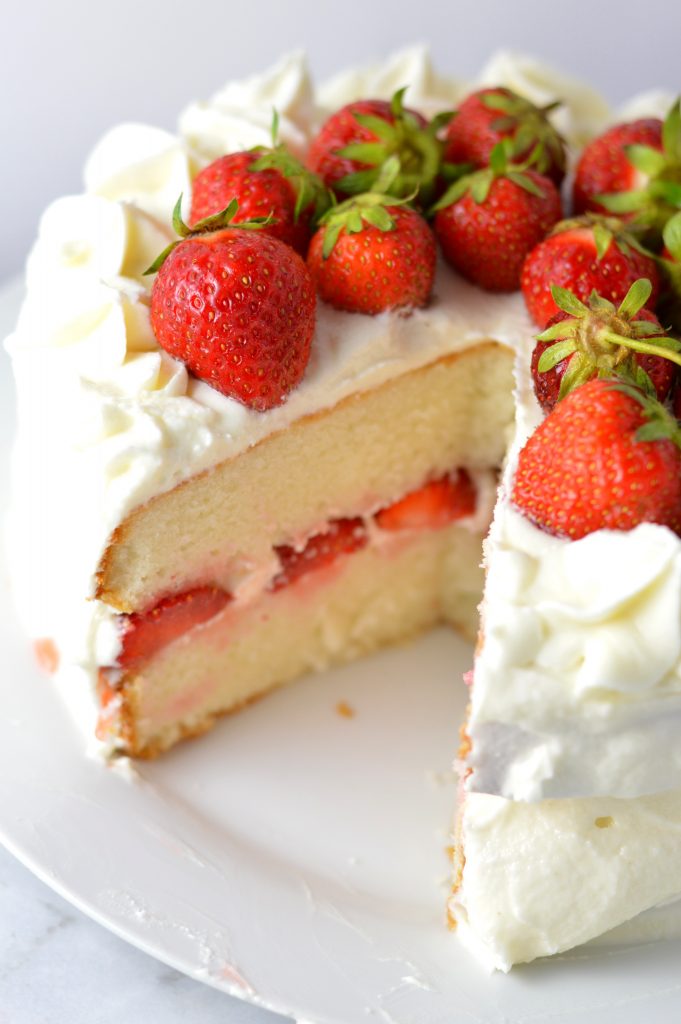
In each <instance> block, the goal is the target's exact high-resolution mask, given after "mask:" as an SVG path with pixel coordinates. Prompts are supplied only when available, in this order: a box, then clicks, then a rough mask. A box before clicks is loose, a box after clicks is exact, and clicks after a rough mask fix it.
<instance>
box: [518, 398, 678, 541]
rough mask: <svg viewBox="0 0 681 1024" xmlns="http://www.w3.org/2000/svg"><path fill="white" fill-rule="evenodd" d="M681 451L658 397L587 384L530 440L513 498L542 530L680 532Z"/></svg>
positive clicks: (574, 535)
mask: <svg viewBox="0 0 681 1024" xmlns="http://www.w3.org/2000/svg"><path fill="white" fill-rule="evenodd" d="M680 446H681V430H680V429H679V424H678V422H677V421H676V419H675V418H674V417H672V416H671V415H670V414H669V413H668V412H667V410H666V409H665V408H664V406H663V405H661V404H660V403H659V402H657V401H655V399H652V398H648V397H647V396H646V395H644V394H643V392H641V391H640V390H639V389H638V388H635V387H631V386H630V385H627V384H624V383H622V382H617V381H612V380H604V379H594V380H590V381H588V382H587V383H586V384H583V385H582V386H581V387H579V388H577V389H576V390H575V391H572V392H571V393H570V394H569V395H567V397H566V398H564V399H563V401H561V402H559V403H558V405H557V406H556V407H555V409H554V410H553V412H551V413H549V415H548V416H547V417H546V419H545V420H544V421H543V422H542V423H541V424H540V425H539V426H538V427H537V429H536V430H535V432H534V433H533V434H532V435H531V436H530V437H529V439H528V440H527V442H526V444H525V446H524V448H523V449H522V450H521V452H520V454H519V456H518V464H517V468H516V474H515V480H514V483H513V490H512V501H513V503H514V504H515V506H516V507H517V508H518V509H519V510H520V511H521V512H522V513H523V514H524V515H525V516H527V518H528V519H530V520H531V521H532V522H533V523H535V524H536V525H537V526H539V527H541V528H542V529H544V530H546V531H547V532H549V533H552V534H555V535H557V536H560V537H569V538H570V539H572V540H577V539H578V538H580V537H585V536H586V535H587V534H589V533H593V532H594V531H595V530H604V529H605V530H631V529H633V528H634V527H635V526H637V525H638V524H639V523H644V522H647V523H659V524H660V525H662V526H668V527H669V528H670V529H671V530H674V532H675V533H681V448H680Z"/></svg>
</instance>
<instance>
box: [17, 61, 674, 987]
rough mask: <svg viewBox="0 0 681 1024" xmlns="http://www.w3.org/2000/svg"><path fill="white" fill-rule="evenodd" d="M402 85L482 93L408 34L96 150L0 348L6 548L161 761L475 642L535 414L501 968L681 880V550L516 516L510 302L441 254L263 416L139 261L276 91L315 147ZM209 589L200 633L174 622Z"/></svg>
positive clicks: (522, 410)
mask: <svg viewBox="0 0 681 1024" xmlns="http://www.w3.org/2000/svg"><path fill="white" fill-rule="evenodd" d="M481 81H483V82H491V83H494V84H501V85H508V86H510V87H512V88H514V89H516V90H517V91H518V92H521V93H524V94H527V95H529V97H530V98H531V99H533V100H534V101H536V102H537V103H548V102H550V101H551V100H553V99H554V98H555V96H556V95H560V97H561V98H562V99H563V100H564V107H563V108H562V109H561V110H560V111H559V112H558V113H557V115H556V116H557V119H558V120H559V121H560V126H561V130H562V131H563V133H564V135H565V136H566V137H567V138H568V139H569V140H570V141H571V142H572V143H573V144H575V145H576V144H581V143H583V142H584V141H585V140H586V139H587V138H588V137H590V136H591V135H593V134H595V132H596V131H597V130H598V129H600V128H601V127H602V125H603V124H605V123H606V122H607V120H608V118H609V112H608V110H607V107H606V106H605V104H604V103H603V101H602V100H600V98H599V97H597V96H596V95H595V94H593V93H592V92H591V91H590V90H588V89H586V88H584V87H582V86H579V85H577V84H575V83H573V82H571V81H569V80H565V79H559V78H557V77H556V76H554V75H553V74H552V73H551V72H547V71H545V70H544V69H540V68H538V67H536V66H535V65H532V64H529V63H526V62H523V61H522V60H516V59H512V58H507V57H504V56H502V57H499V58H497V59H495V60H494V61H493V62H491V64H490V66H489V67H488V68H487V69H486V70H485V72H484V74H483V75H482V76H481ZM405 83H410V91H409V93H408V100H409V102H410V103H411V104H413V105H414V106H416V107H418V108H419V109H420V110H422V111H423V112H424V113H426V114H434V113H437V112H438V111H440V110H442V109H443V108H445V107H451V106H453V105H454V104H455V103H456V102H457V100H458V99H459V98H460V97H461V96H462V95H463V89H462V87H460V86H459V85H457V84H455V83H453V82H450V81H445V80H442V79H439V78H437V77H436V76H435V75H434V73H433V71H432V69H431V68H430V64H429V62H428V59H427V56H426V55H425V54H424V53H423V51H419V50H414V51H410V52H408V53H405V54H401V55H399V56H398V57H396V58H395V59H393V60H392V61H391V62H388V63H387V64H386V65H384V66H382V67H380V68H378V69H374V70H372V71H367V72H366V73H364V72H351V73H348V74H347V75H342V76H339V77H338V78H337V79H335V80H334V81H333V82H331V83H328V84H327V86H325V87H323V88H322V89H321V90H320V91H319V93H318V94H317V96H315V95H314V94H313V92H312V90H311V87H310V84H309V80H308V78H307V74H306V71H305V67H304V62H303V61H302V59H300V58H297V57H296V58H291V59H288V60H285V61H284V62H282V63H281V64H280V65H279V66H278V67H277V68H275V69H274V70H273V71H272V72H271V73H269V74H267V75H265V76H262V77H260V78H254V79H252V80H249V81H247V82H245V83H239V84H231V85H229V86H227V87H226V88H225V89H224V90H223V91H222V92H221V93H219V94H218V95H217V96H216V97H215V98H214V99H213V100H212V101H211V102H210V103H207V104H201V105H195V106H193V107H190V108H189V109H188V110H187V111H186V112H185V114H184V115H183V117H182V119H181V122H180V137H179V138H176V137H173V136H171V135H169V134H167V133H165V132H161V131H158V130H155V129H148V128H144V127H142V126H139V125H127V126H123V127H121V128H118V129H114V130H113V131H112V132H111V133H109V135H107V136H106V137H105V139H104V140H103V141H102V142H101V143H100V145H99V146H98V147H97V149H96V151H95V152H94V154H93V155H92V157H91V159H90V161H89V163H88V165H87V168H86V192H85V194H84V195H82V196H76V197H70V198H68V199H64V200H60V201H58V202H57V203H55V204H54V205H53V206H52V207H51V208H50V209H49V210H48V211H47V213H46V214H45V216H44V218H43V220H42V223H41V228H40V237H39V240H38V243H37V245H36V247H35V249H34V251H33V253H32V255H31V257H30V260H29V266H28V278H27V280H28V295H27V301H26V303H25V305H24V308H23V310H22V314H21V317H20V321H19V324H18V327H17V330H16V333H15V334H14V336H13V337H12V338H11V339H10V342H9V348H10V352H11V354H12V358H13V362H14V368H15V374H16V379H17V391H18V410H19V435H18V441H17V445H16V449H15V457H14V470H13V499H12V510H11V521H10V536H11V538H12V543H11V549H10V556H11V559H12V563H13V570H12V573H13V579H14V584H15V591H16V598H17V603H18V606H19V608H20V611H21V613H22V617H23V619H24V621H25V623H26V627H27V630H28V631H29V633H30V635H31V636H32V637H33V638H34V639H35V641H36V643H37V649H38V652H39V654H40V656H41V658H42V660H43V662H44V663H46V664H49V667H51V668H52V669H56V668H57V667H58V676H59V677H60V679H61V680H62V686H63V687H64V688H65V689H68V690H69V691H70V693H71V695H72V697H73V698H74V699H75V697H76V694H78V693H80V694H85V692H86V691H87V694H89V695H92V694H94V704H95V706H96V717H97V735H98V737H99V740H100V742H101V743H103V744H104V745H105V747H106V748H107V749H109V750H112V751H115V752H117V753H122V754H128V755H131V756H136V757H146V756H151V755H155V754H157V753H159V752H160V751H162V750H164V749H166V748H167V747H169V746H170V745H172V744H173V743H175V742H176V741H177V740H178V739H180V738H182V737H184V736H188V735H193V734H196V733H199V732H201V731H203V730H204V729H206V728H208V727H209V726H210V725H211V724H212V723H213V721H214V719H215V717H216V716H217V715H219V714H222V713H225V712H228V711H231V710H233V709H235V708H238V707H239V706H241V705H242V704H244V703H246V702H247V701H249V700H252V699H254V698H255V697H257V696H259V695H261V694H262V693H264V692H266V691H267V690H269V689H271V688H272V687H274V686H277V685H280V684H282V683H284V682H287V681H289V680H291V679H294V678H295V677H297V676H299V675H301V674H302V673H304V672H306V671H308V670H311V669H315V670H319V669H324V668H326V667H327V666H330V665H333V664H338V663H340V662H343V661H346V660H348V659H350V658H353V657H356V656H358V655H361V654H364V653H366V652H369V651H371V650H374V649H376V648H378V647H379V646H381V645H384V644H386V643H392V642H396V641H399V640H401V639H403V638H407V637H410V636H411V635H413V634H414V633H416V632H418V631H420V630H423V629H426V628H429V627H430V626H432V625H435V624H436V623H438V622H449V623H451V624H452V625H454V626H456V627H457V628H459V629H460V630H462V631H463V632H464V634H465V635H467V636H470V637H471V638H473V637H474V636H475V633H476V630H477V611H476V609H477V605H478V602H479V600H480V596H481V593H482V586H483V579H482V571H481V569H480V561H481V544H482V538H483V537H484V536H485V535H486V533H487V530H488V526H489V521H490V518H491V512H492V508H493V505H494V501H495V495H496V488H497V481H498V476H497V474H498V471H499V469H500V467H501V465H502V462H503V460H504V456H505V453H506V452H507V449H508V445H509V442H510V441H511V438H512V436H513V433H514V423H515V440H513V442H512V444H511V448H510V454H509V458H508V460H507V463H506V470H505V476H504V479H503V481H502V486H501V491H500V498H499V501H498V503H497V509H496V513H495V518H494V523H493V527H492V531H491V534H490V537H489V539H488V541H487V547H486V566H487V573H488V582H487V590H486V597H485V601H484V603H483V606H482V633H481V638H480V641H479V645H478V653H477V658H476V665H475V682H474V684H473V687H472V693H471V711H470V716H469V719H468V722H467V725H466V742H465V744H464V749H463V751H462V756H463V759H464V771H463V782H462V800H461V807H460V810H459V817H458V823H457V831H456V836H455V887H454V893H453V896H452V899H451V903H450V910H451V915H452V920H453V921H455V922H456V924H457V926H458V928H459V931H460V932H461V933H462V934H463V936H464V938H465V939H466V940H467V941H468V942H469V943H470V945H471V946H472V947H474V948H475V949H476V951H477V952H478V953H480V954H481V956H482V957H483V959H484V960H485V961H486V962H487V963H489V964H491V965H492V966H494V967H497V968H501V969H508V967H509V966H510V965H511V964H512V963H514V962H518V961H523V960H529V959H533V958H534V957H537V956H541V955H545V954H551V953H554V952H557V951H559V950H561V949H566V948H569V947H571V946H573V945H575V944H578V943H580V942H583V941H586V940H587V939H589V938H591V937H592V936H594V935H597V934H600V933H601V932H603V931H605V930H606V929H608V928H610V927H613V926H614V925H616V924H618V923H619V922H621V921H624V920H627V919H629V918H630V917H632V916H634V915H636V914H638V913H639V912H641V911H643V910H645V909H646V908H648V907H651V906H654V905H657V904H658V903H660V902H662V901H664V900H667V899H670V898H672V897H675V896H677V895H679V894H680V893H681V861H680V860H679V858H678V854H677V852H676V837H677V835H678V828H679V825H681V796H680V795H679V794H680V793H681V788H679V787H681V778H679V777H678V773H679V767H680V766H681V758H678V757H677V755H676V753H675V747H674V737H675V736H676V734H677V730H676V715H678V704H679V693H681V682H680V680H681V673H680V672H679V659H680V656H681V638H680V636H679V629H678V611H677V605H678V600H679V589H680V588H679V572H680V571H681V558H680V555H679V540H678V538H677V537H676V536H675V535H673V534H671V533H670V532H669V531H668V530H665V528H663V527H656V526H651V525H644V526H642V527H640V528H638V529H637V530H636V531H634V532H633V533H632V534H620V535H617V534H608V535H602V534H594V535H592V536H591V537H590V538H587V539H585V540H584V541H580V542H572V543H571V542H567V541H564V540H561V539H558V538H554V537H549V536H547V535H546V534H545V533H543V532H542V531H540V530H538V529H537V528H536V527H534V526H532V525H531V524H530V523H528V522H527V521H526V520H524V519H523V518H522V517H521V516H520V515H519V513H518V512H517V511H516V510H515V509H513V508H512V507H511V506H510V503H509V500H508V490H509V486H510V481H511V479H512V473H513V467H514V464H515V459H516V456H517V452H518V450H519V447H520V445H521V444H522V442H523V441H524V440H525V438H526V437H527V436H528V434H529V433H530V432H531V430H532V429H533V428H534V426H535V425H536V423H537V422H538V419H539V409H538V406H537V405H536V402H535V400H534V396H533V395H532V394H531V392H530V386H529V370H528V367H529V352H530V347H531V345H532V344H533V333H534V328H533V326H532V323H531V321H530V319H529V317H528V315H527V313H526V311H525V306H524V303H523V301H522V298H521V297H520V296H519V295H492V294H488V293H484V292H482V291H481V290H480V289H478V288H476V287H475V286H473V285H471V284H468V283H467V282H465V281H464V280H463V279H461V278H460V277H458V275H456V274H455V273H454V272H453V271H452V270H451V269H449V268H448V267H446V266H444V265H441V266H438V270H437V275H436V281H435V286H434V290H433V297H432V301H431V302H430V304H429V305H428V306H427V307H426V308H425V309H419V310H415V311H413V312H412V313H411V315H410V316H408V317H404V316H401V315H399V314H398V313H395V312H389V313H384V314H381V315H380V316H377V317H367V316H362V315H360V314H348V313H343V312H339V311H337V310H333V309H331V308H330V307H327V306H324V305H323V304H321V303H319V305H318V311H317V328H316V334H315V339H314V343H313V350H312V356H311V360H310V364H309V366H308V368H307V371H306V374H305V377H304V379H303V381H302V383H301V384H300V385H299V386H298V387H297V388H296V389H294V390H293V391H292V393H291V394H290V396H289V397H288V399H287V401H286V402H285V403H284V404H282V405H279V406H277V407H275V408H273V409H270V410H269V411H267V412H265V413H260V412H254V411H252V410H249V409H248V408H246V407H245V406H243V405H241V404H240V403H238V402H236V401H235V400H233V399H230V398H226V397H225V396H224V395H221V394H219V393H218V392H216V391H215V390H214V389H213V388H211V387H209V386H208V385H207V384H205V383H203V382H201V381H199V380H196V379H195V378H193V377H192V376H191V375H190V374H188V372H187V370H186V368H185V367H184V366H183V365H182V364H181V363H179V362H177V361H176V360H174V359H172V358H171V357H170V356H168V355H167V354H166V353H165V352H164V351H163V350H162V349H160V348H159V346H158V345H157V343H156V340H155V338H154V335H153V333H152V331H151V327H150V323H149V315H148V306H149V284H148V279H147V278H145V277H144V271H145V269H146V268H147V267H148V265H149V264H150V263H151V261H152V260H153V259H154V257H155V256H156V255H157V253H158V252H159V251H160V250H161V249H162V248H164V246H166V245H167V244H168V242H169V241H170V240H171V238H172V234H171V232H170V225H169V220H170V216H169V215H170V211H171V209H172V206H173V204H174V202H175V200H176V199H177V196H178V195H179V194H180V193H184V195H185V197H186V196H188V195H189V194H190V191H191V182H192V180H193V178H194V177H195V175H196V173H197V171H198V169H199V168H200V167H201V166H204V165H205V164H206V163H207V162H208V161H209V160H211V159H214V158H216V157H218V156H220V155H221V154H222V153H225V152H229V151H234V150H237V149H241V148H245V147H248V146H253V145H261V144H267V142H268V140H269V128H270V115H271V109H272V107H273V106H274V107H276V108H277V110H278V112H279V118H280V120H279V124H280V133H281V138H282V139H283V140H284V141H285V142H286V143H287V144H288V145H289V146H290V147H291V149H293V150H294V151H296V152H298V153H303V152H304V151H305V149H306V146H307V144H308V141H309V138H310V134H311V132H312V130H313V127H314V126H315V125H316V124H317V123H318V122H319V120H320V110H323V109H326V110H331V109H335V108H336V107H338V106H340V105H341V104H343V103H346V102H348V101H350V100H352V99H355V98H357V97H361V96H367V95H372V96H377V97H382V98H389V97H390V96H391V95H392V94H393V92H394V91H395V89H396V88H399V87H400V86H402V85H404V84H405ZM657 109H658V110H659V106H658V108H657ZM514 374H515V385H514ZM514 391H515V400H514ZM442 479H448V480H449V481H453V482H454V484H455V485H457V486H459V487H460V488H461V491H462V494H464V496H465V500H463V501H462V504H461V511H460V514H459V515H458V516H457V517H456V518H455V519H454V520H452V521H451V522H448V523H447V524H439V525H438V527H437V528H432V527H430V526H428V527H425V528H424V527H422V526H419V525H418V524H417V525H413V524H410V525H408V526H407V527H406V528H403V529H397V530H396V529H391V528H390V527H386V525H385V524H386V522H387V520H386V517H385V516H384V513H385V511H386V510H389V509H392V508H395V507H396V505H397V504H398V503H400V502H402V501H403V500H404V499H405V498H408V497H409V496H410V495H412V494H414V493H417V492H419V490H420V489H422V488H423V487H424V486H427V485H429V484H430V483H432V482H436V481H439V480H442ZM338 544H339V545H340V554H338V553H337V545H338ZM625 548H626V552H627V570H626V573H625V572H624V569H623V551H624V549H625ZM331 549H333V553H334V557H328V558H327V557H326V555H327V554H328V552H329V551H330V550H331ZM306 552H307V553H308V554H310V553H311V554H312V555H313V556H314V558H315V559H316V560H317V562H316V566H317V567H316V568H315V570H314V571H307V572H306V571H303V570H302V569H301V556H303V557H304V556H305V554H306ZM632 559H633V562H634V568H632V566H631V561H632ZM630 570H631V571H630ZM190 608H191V613H190V618H191V621H192V628H191V629H190V630H188V631H183V630H182V629H179V628H178V630H177V631H176V632H175V633H173V631H172V630H173V625H172V623H173V621H177V622H180V623H181V622H182V621H185V620H183V618H182V616H183V615H185V613H187V614H189V613H188V612H187V609H190ZM169 609H170V611H169V612H168V610H169ZM547 609H548V611H550V615H549V614H547V613H546V610H547ZM156 613H158V617H159V619H161V618H163V622H164V623H165V624H167V623H168V622H170V623H171V625H170V627H169V630H170V632H169V633H165V632H164V629H165V626H163V627H162V628H161V629H160V630H159V633H158V636H159V641H158V644H157V645H156V646H155V648H154V649H153V651H152V652H151V653H149V652H148V651H147V652H146V653H145V656H144V657H143V658H142V657H140V656H139V655H138V654H136V652H135V651H134V647H132V646H129V647H128V648H127V649H126V646H125V635H126V630H127V629H129V628H130V624H131V623H133V624H134V621H135V617H136V616H147V617H148V616H149V615H153V614H156ZM174 616H176V617H177V618H176V619H173V617H174ZM550 622H551V623H556V625H555V628H549V626H548V623H550ZM632 637H635V638H636V640H635V642H632V640H631V638H632ZM613 638H615V639H613ZM620 641H621V643H620ZM613 651H617V655H616V656H613ZM653 655H654V657H653ZM78 674H81V675H85V676H86V677H87V678H88V679H89V680H90V684H87V685H83V683H82V681H79V680H78V679H76V676H77V675H78ZM662 698H664V700H662ZM88 700H90V701H91V696H89V697H87V698H86V700H85V703H87V701H88ZM663 705H664V707H663ZM662 707H663V710H662V712H660V708H662ZM91 717H92V716H91ZM93 724H94V723H93ZM646 837H647V839H646Z"/></svg>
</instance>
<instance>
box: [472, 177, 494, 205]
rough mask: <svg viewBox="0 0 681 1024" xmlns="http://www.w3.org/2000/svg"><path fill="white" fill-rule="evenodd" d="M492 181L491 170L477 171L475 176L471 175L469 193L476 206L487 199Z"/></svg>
mask: <svg viewBox="0 0 681 1024" xmlns="http://www.w3.org/2000/svg"><path fill="white" fill-rule="evenodd" d="M493 181H494V172H493V171H492V170H491V169H488V170H484V171H478V173H477V174H473V175H471V183H470V193H471V196H472V198H473V200H474V201H475V202H476V203H478V205H479V204H480V203H484V202H485V200H486V199H487V196H488V195H489V190H490V189H491V187H492V182H493Z"/></svg>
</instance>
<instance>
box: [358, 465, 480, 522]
mask: <svg viewBox="0 0 681 1024" xmlns="http://www.w3.org/2000/svg"><path fill="white" fill-rule="evenodd" d="M476 502H477V492H476V489H475V484H474V483H473V481H472V480H471V478H470V476H469V475H468V473H467V472H466V470H465V469H460V470H458V472H456V473H455V474H453V475H452V476H443V477H442V478H441V479H439V480H432V481H431V482H430V483H428V484H426V485H425V486H424V487H419V489H418V490H417V491H411V493H410V494H407V495H406V496H405V497H404V498H401V499H400V500H399V501H396V502H395V503H394V504H393V505H388V506H387V508H382V509H381V510H380V511H379V512H377V513H376V522H377V524H378V525H379V526H380V528H381V529H382V530H391V531H392V530H428V529H431V530H437V529H439V528H440V527H442V526H449V524H450V523H453V522H456V520H457V519H463V518H465V517H466V516H472V515H473V513H474V512H475V506H476Z"/></svg>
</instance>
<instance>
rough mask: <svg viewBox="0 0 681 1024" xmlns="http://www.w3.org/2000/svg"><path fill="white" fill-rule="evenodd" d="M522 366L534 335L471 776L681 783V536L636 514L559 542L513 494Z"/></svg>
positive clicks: (478, 780) (509, 790)
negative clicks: (624, 525) (628, 523)
mask: <svg viewBox="0 0 681 1024" xmlns="http://www.w3.org/2000/svg"><path fill="white" fill-rule="evenodd" d="M527 365H529V346H528V349H527V350H526V351H525V352H524V353H522V352H521V354H520V356H519V367H518V374H517V378H518V393H517V408H518V428H517V435H516V439H515V442H514V445H513V448H512V451H511V452H510V454H509V459H508V466H507V470H506V473H505V476H504V480H503V484H502V497H501V499H500V501H499V503H498V506H497V510H496V513H495V518H494V523H493V525H492V529H491V531H490V535H489V537H488V539H487V541H486V562H487V565H488V574H487V584H486V591H485V600H484V603H483V607H482V623H483V626H482V628H483V634H484V644H483V645H482V648H481V650H480V652H479V654H478V657H477V658H476V665H475V684H474V686H473V690H472V694H471V710H470V717H469V722H468V732H469V735H470V737H471V741H472V752H471V755H470V758H469V760H468V765H469V766H470V767H472V768H473V772H472V774H471V775H470V776H469V777H468V779H467V787H468V789H470V790H472V791H477V792H485V793H494V794H498V795H500V796H504V797H508V798H510V799H514V800H530V801H531V800H541V799H543V798H548V797H580V796H596V795H604V794H610V795H613V796H619V797H634V796H639V795H642V794H648V793H655V792H660V791H662V790H667V789H674V788H677V787H681V749H680V748H679V744H678V741H677V738H678V735H679V731H680V729H681V661H680V656H681V628H680V627H681V539H680V538H679V537H678V536H677V535H676V534H674V533H672V532H671V531H670V530H668V529H666V528H665V527H660V526H655V525H653V524H642V525H640V526H638V527H637V528H636V529H635V530H632V531H630V532H628V533H618V532H608V531H598V532H596V533H593V534H590V535H589V536H587V537H585V538H583V539H582V540H579V541H568V540H565V539H561V538H557V537H553V536H551V535H550V534H548V533H545V532H544V531H543V530H539V529H537V528H536V527H534V526H533V525H532V524H531V523H530V522H528V520H526V519H525V518H524V517H523V516H522V515H520V514H519V513H518V512H517V511H516V510H515V509H514V508H513V507H512V506H511V505H510V503H509V501H508V498H507V497H506V495H507V494H508V492H509V490H510V488H511V486H512V475H513V468H514V466H515V462H516V458H517V453H518V451H519V449H520V447H521V446H522V444H523V443H524V441H525V439H526V437H527V436H528V435H529V434H530V433H531V432H532V430H533V429H534V427H535V426H536V424H537V423H538V422H539V420H540V416H541V413H540V410H539V407H538V405H537V403H536V400H535V398H534V395H533V394H532V393H531V381H530V377H529V374H528V373H527V370H526V368H525V367H526V366H527ZM502 680H503V683H501V682H500V681H502Z"/></svg>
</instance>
